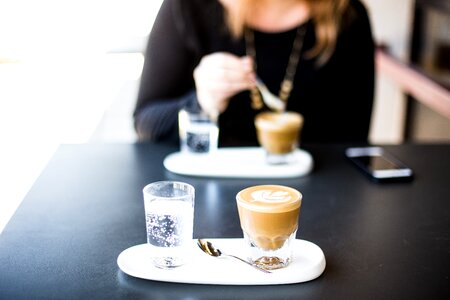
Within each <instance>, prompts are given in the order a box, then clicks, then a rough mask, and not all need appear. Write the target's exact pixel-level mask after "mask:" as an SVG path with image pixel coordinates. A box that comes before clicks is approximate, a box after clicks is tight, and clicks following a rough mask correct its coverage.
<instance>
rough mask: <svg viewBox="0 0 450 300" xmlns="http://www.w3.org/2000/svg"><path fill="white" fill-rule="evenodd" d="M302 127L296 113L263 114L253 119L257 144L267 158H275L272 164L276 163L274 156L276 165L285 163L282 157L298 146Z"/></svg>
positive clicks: (301, 121)
mask: <svg viewBox="0 0 450 300" xmlns="http://www.w3.org/2000/svg"><path fill="white" fill-rule="evenodd" d="M302 126H303V117H302V115H301V114H299V113H296V112H283V113H277V112H263V113H260V114H258V115H257V116H256V118H255V127H256V134H257V138H258V142H259V143H260V145H261V146H262V147H263V148H264V149H265V150H266V152H267V154H268V155H269V156H275V157H274V158H273V159H272V160H273V163H277V160H276V156H278V157H279V158H280V159H279V162H278V163H285V162H284V161H283V157H285V156H286V155H288V154H290V153H291V152H293V151H294V150H295V148H296V147H297V146H298V143H299V135H300V130H301V128H302ZM269 158H270V157H269ZM270 162H271V161H270V160H269V163H270Z"/></svg>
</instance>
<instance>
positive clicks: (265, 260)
mask: <svg viewBox="0 0 450 300" xmlns="http://www.w3.org/2000/svg"><path fill="white" fill-rule="evenodd" d="M236 201H237V207H238V212H239V219H240V222H241V227H242V230H243V232H244V238H245V240H246V242H247V243H248V245H249V246H250V248H251V249H250V250H251V254H250V257H249V258H250V261H252V262H253V263H255V264H258V265H260V266H262V267H264V268H266V269H277V268H281V267H285V266H286V265H288V264H289V262H290V260H291V252H290V242H291V240H292V239H295V233H296V231H297V227H298V217H299V214H300V206H301V201H302V195H301V194H300V192H299V191H297V190H295V189H293V188H290V187H286V186H280V185H260V186H253V187H249V188H246V189H244V190H242V191H240V192H239V193H238V194H237V196H236Z"/></svg>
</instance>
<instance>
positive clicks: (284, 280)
mask: <svg viewBox="0 0 450 300" xmlns="http://www.w3.org/2000/svg"><path fill="white" fill-rule="evenodd" d="M207 240H209V241H211V242H213V243H214V244H215V245H216V246H219V247H220V248H221V249H224V248H223V246H224V245H225V244H227V243H228V247H230V246H232V245H233V243H234V244H235V245H234V246H236V244H237V243H240V245H243V238H207ZM196 242H197V240H196V239H193V243H196ZM293 242H294V243H295V247H297V248H298V247H300V246H303V247H305V246H306V247H310V248H311V249H313V251H314V252H315V253H314V255H315V256H317V257H315V261H314V263H310V262H308V264H307V265H306V266H307V267H308V268H309V269H308V270H309V273H308V272H306V271H305V272H303V273H302V272H298V268H299V267H300V266H302V262H303V264H304V259H305V258H304V257H303V256H301V255H296V253H294V260H293V262H292V263H291V265H289V266H288V267H286V268H283V269H278V270H273V271H272V274H265V273H262V272H259V271H258V270H254V269H253V268H251V267H249V266H247V265H245V264H242V262H238V261H237V262H236V261H234V260H227V262H223V260H224V259H220V258H214V257H209V256H207V255H206V254H204V253H203V252H202V251H201V250H200V249H199V248H198V247H197V246H196V245H195V248H193V249H196V251H193V253H192V254H193V257H195V259H194V261H192V263H191V265H190V266H189V265H188V264H186V265H185V266H181V267H178V268H175V269H171V270H163V269H159V268H156V267H154V266H153V265H151V263H150V262H148V263H147V265H145V266H146V267H147V269H145V270H138V271H136V270H135V269H133V268H132V267H128V266H126V262H125V260H127V259H128V257H129V256H133V255H136V251H143V249H144V248H145V246H147V244H146V243H145V244H138V245H134V246H131V247H129V248H127V249H125V250H123V251H122V252H121V253H120V254H119V256H118V257H117V265H118V267H119V269H120V270H121V271H122V272H124V273H125V274H127V275H129V276H132V277H136V278H141V279H145V280H152V281H161V282H172V283H185V284H202V285H247V286H252V285H283V284H296V283H302V282H307V281H311V280H314V279H316V278H318V277H319V276H321V275H322V274H323V272H324V270H325V267H326V260H325V255H324V253H323V251H322V249H321V248H320V247H319V246H318V245H316V244H314V243H312V242H310V241H307V240H303V239H295V240H294V241H293ZM193 246H194V245H193ZM225 248H226V247H225ZM198 259H200V260H201V264H205V265H206V266H208V267H211V266H212V267H213V268H208V269H206V271H205V270H203V271H202V272H200V273H201V274H202V275H201V276H197V275H196V274H195V272H192V271H193V270H198V268H197V266H198V264H199V260H198ZM220 261H222V262H220ZM220 265H221V266H222V271H224V272H222V271H221V272H220V273H218V271H217V272H216V271H215V270H218V269H214V266H216V267H217V266H220ZM139 268H144V267H142V266H141V264H140V266H139ZM211 270H212V271H211ZM230 270H232V271H233V274H231V275H226V272H225V271H230ZM219 271H220V270H219ZM152 272H153V273H152ZM193 273H194V274H193ZM149 274H150V275H149ZM217 274H221V276H222V277H223V278H220V277H221V276H218V277H216V278H214V276H215V275H217ZM223 274H225V275H223ZM236 274H237V275H236ZM202 276H203V277H202ZM249 276H251V278H252V281H239V280H237V279H236V278H238V277H241V278H242V277H245V278H246V279H247V278H248V277H249ZM205 278H206V279H205Z"/></svg>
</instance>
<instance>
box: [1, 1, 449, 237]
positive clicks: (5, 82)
mask: <svg viewBox="0 0 450 300" xmlns="http://www.w3.org/2000/svg"><path fill="white" fill-rule="evenodd" d="M362 1H363V2H364V3H365V4H366V6H367V8H368V10H369V13H370V17H371V21H372V28H373V31H374V36H375V39H376V42H377V44H378V45H380V46H383V49H385V50H384V51H383V52H380V53H379V55H377V86H376V100H375V106H374V110H373V122H372V126H371V133H370V140H371V142H372V143H374V144H398V143H405V142H414V143H448V142H450V113H449V112H450V100H449V98H448V97H449V96H448V93H449V92H448V91H449V87H450V1H448V0H423V1H420V0H396V1H391V0H362ZM161 2H162V0H127V1H125V0H89V1H87V0H77V1H75V0H0V139H1V147H0V149H1V150H0V151H1V152H0V153H1V155H0V182H1V188H0V232H1V230H2V229H3V227H4V225H6V223H7V221H8V220H9V218H10V216H11V215H12V214H13V213H14V211H15V209H16V208H17V206H18V205H19V204H20V202H21V200H22V199H23V197H24V196H25V195H26V193H27V192H28V190H29V189H30V187H31V186H32V184H33V182H34V181H35V180H36V178H37V177H38V176H39V174H40V172H41V171H42V169H43V168H44V167H45V165H46V163H47V162H48V161H49V159H50V158H51V157H52V155H53V153H54V152H55V151H56V149H57V148H58V146H59V145H60V144H67V143H133V142H135V141H136V136H135V133H134V130H133V123H132V111H133V108H134V104H135V101H136V95H137V89H138V84H139V78H140V74H141V71H142V66H143V62H144V57H143V51H145V47H146V41H147V37H148V34H149V32H150V30H151V27H152V24H153V22H154V19H155V17H156V14H157V12H158V10H159V7H160V5H161ZM424 91H425V92H424Z"/></svg>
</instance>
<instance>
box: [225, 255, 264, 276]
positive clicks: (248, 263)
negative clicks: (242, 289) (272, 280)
mask: <svg viewBox="0 0 450 300" xmlns="http://www.w3.org/2000/svg"><path fill="white" fill-rule="evenodd" d="M222 255H223V256H227V257H232V258H235V259H237V260H240V261H242V262H244V263H246V264H247V265H249V266H252V267H253V268H255V269H257V270H259V271H262V272H264V273H272V272H270V271H267V270H265V269H263V268H261V267H258V266H257V265H254V264H252V263H250V262H248V261H246V260H244V259H242V258H240V257H237V256H234V255H230V254H223V253H222Z"/></svg>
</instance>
